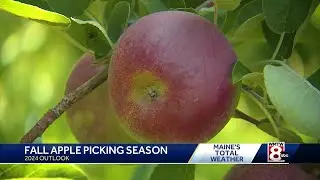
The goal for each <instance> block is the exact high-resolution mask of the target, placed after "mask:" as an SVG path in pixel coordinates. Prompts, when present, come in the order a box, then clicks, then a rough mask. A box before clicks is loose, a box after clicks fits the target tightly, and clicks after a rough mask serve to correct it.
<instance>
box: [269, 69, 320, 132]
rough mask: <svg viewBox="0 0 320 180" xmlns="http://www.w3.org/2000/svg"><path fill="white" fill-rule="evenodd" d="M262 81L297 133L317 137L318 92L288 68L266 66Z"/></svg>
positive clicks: (319, 103)
mask: <svg viewBox="0 0 320 180" xmlns="http://www.w3.org/2000/svg"><path fill="white" fill-rule="evenodd" d="M264 79H265V85H266V88H267V92H268V95H269V98H270V100H271V102H272V103H273V105H274V106H275V107H276V109H277V110H278V112H279V113H280V115H281V116H282V117H283V118H284V119H285V120H286V121H287V122H288V123H290V125H292V126H293V127H294V128H295V129H297V131H299V132H300V133H302V134H305V135H308V136H311V137H315V138H320V121H319V119H320V111H319V107H320V92H319V91H318V90H317V89H316V88H314V87H313V86H312V85H311V84H310V83H309V82H308V81H306V80H305V79H304V78H303V77H301V76H299V75H298V74H297V73H296V72H294V71H293V70H292V69H290V68H289V67H288V66H287V65H283V66H280V67H277V66H272V65H266V66H265V68H264Z"/></svg>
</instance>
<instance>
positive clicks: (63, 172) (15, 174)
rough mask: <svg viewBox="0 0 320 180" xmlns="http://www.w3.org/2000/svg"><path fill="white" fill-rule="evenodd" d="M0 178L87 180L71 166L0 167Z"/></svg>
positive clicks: (16, 165) (17, 165)
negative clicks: (68, 179) (67, 179)
mask: <svg viewBox="0 0 320 180" xmlns="http://www.w3.org/2000/svg"><path fill="white" fill-rule="evenodd" d="M0 177H2V178H5V179H9V178H50V177H51V178H58V177H60V178H70V179H79V180H80V179H83V180H86V179H88V177H87V175H86V174H85V173H84V172H83V171H82V170H81V169H80V168H79V167H77V166H76V165H72V164H15V165H4V164H2V165H0Z"/></svg>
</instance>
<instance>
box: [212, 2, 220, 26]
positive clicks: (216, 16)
mask: <svg viewBox="0 0 320 180" xmlns="http://www.w3.org/2000/svg"><path fill="white" fill-rule="evenodd" d="M213 7H214V17H213V23H214V24H215V25H218V16H219V14H218V4H217V3H216V2H215V1H213Z"/></svg>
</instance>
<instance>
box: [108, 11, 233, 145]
mask: <svg viewBox="0 0 320 180" xmlns="http://www.w3.org/2000/svg"><path fill="white" fill-rule="evenodd" d="M236 59H237V58H236V55H235V53H234V51H233V49H232V47H231V45H230V44H229V43H228V41H227V40H226V38H225V37H224V35H223V34H222V33H221V32H220V31H219V30H218V28H217V27H216V26H215V25H213V24H212V23H210V22H209V21H207V20H205V19H204V18H202V17H200V16H198V15H195V14H192V13H189V12H182V11H165V12H158V13H154V14H151V15H148V16H145V17H143V18H141V19H139V20H138V21H137V22H136V23H134V24H132V25H131V26H130V27H128V29H127V30H126V31H125V32H124V33H123V34H122V36H121V38H120V39H119V41H118V43H117V45H116V48H115V50H114V52H113V56H112V60H111V63H110V66H109V81H108V84H109V96H110V103H111V105H112V108H113V109H114V111H115V113H116V114H117V117H118V119H119V121H120V122H121V124H122V125H123V127H125V129H126V130H127V131H128V132H129V133H131V134H132V135H133V136H134V137H136V139H138V140H139V141H142V142H145V141H148V142H195V143H199V142H205V141H207V140H209V139H210V138H212V137H213V136H215V135H216V134H217V133H218V132H219V131H220V130H221V129H222V128H223V127H224V126H225V125H226V123H227V122H228V120H229V119H230V118H231V116H232V113H233V111H234V109H235V107H236V105H237V102H238V91H237V88H236V87H235V86H234V85H233V84H232V80H231V78H232V76H231V75H232V68H233V65H234V63H235V62H236Z"/></svg>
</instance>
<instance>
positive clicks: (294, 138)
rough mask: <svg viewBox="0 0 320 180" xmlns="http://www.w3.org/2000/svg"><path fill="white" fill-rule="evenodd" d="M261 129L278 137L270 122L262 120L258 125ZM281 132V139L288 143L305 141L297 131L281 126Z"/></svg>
mask: <svg viewBox="0 0 320 180" xmlns="http://www.w3.org/2000/svg"><path fill="white" fill-rule="evenodd" d="M257 127H258V128H259V129H261V130H262V131H264V132H266V133H268V134H270V135H271V136H273V137H276V133H275V132H274V128H273V127H272V125H271V124H270V123H269V122H262V123H260V124H258V125H257ZM279 133H280V138H279V140H280V141H284V142H287V143H303V140H302V139H301V137H300V136H299V135H297V134H296V133H295V132H293V131H291V130H290V129H287V128H284V127H279Z"/></svg>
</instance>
